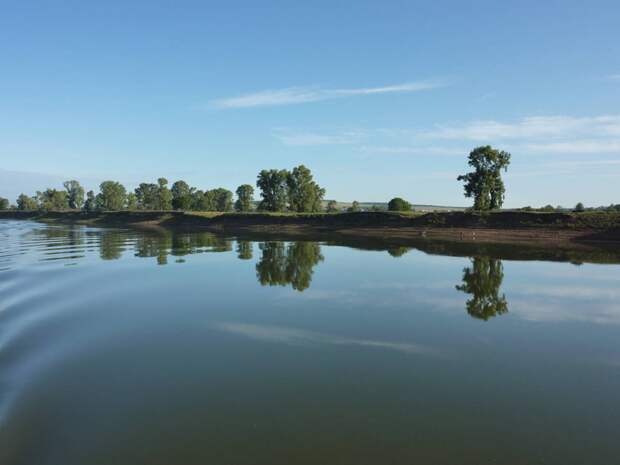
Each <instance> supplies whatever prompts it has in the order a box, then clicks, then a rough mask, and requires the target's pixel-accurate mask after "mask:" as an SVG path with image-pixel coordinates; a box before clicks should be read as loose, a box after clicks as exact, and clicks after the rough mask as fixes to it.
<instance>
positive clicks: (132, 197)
mask: <svg viewBox="0 0 620 465" xmlns="http://www.w3.org/2000/svg"><path fill="white" fill-rule="evenodd" d="M125 209H127V210H130V211H133V210H137V209H138V197H136V194H135V193H133V192H128V193H127V197H126V198H125Z"/></svg>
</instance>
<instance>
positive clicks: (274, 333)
mask: <svg viewBox="0 0 620 465" xmlns="http://www.w3.org/2000/svg"><path fill="white" fill-rule="evenodd" d="M211 328H213V329H215V330H217V331H223V332H226V333H231V334H235V335H239V336H244V337H247V338H249V339H254V340H257V341H263V342H275V343H282V344H287V345H296V346H307V345H336V346H341V345H344V346H360V347H374V348H378V349H387V350H395V351H397V352H402V353H407V354H418V355H440V354H439V352H438V351H437V350H436V349H433V348H432V347H428V346H424V345H419V344H412V343H400V342H390V341H382V340H374V339H357V338H350V337H344V336H338V335H333V334H325V333H318V332H314V331H306V330H303V329H297V328H290V327H286V326H270V325H255V324H249V323H234V322H218V323H215V324H213V325H211Z"/></svg>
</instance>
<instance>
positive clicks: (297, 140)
mask: <svg viewBox="0 0 620 465" xmlns="http://www.w3.org/2000/svg"><path fill="white" fill-rule="evenodd" d="M273 135H274V137H275V138H276V139H278V140H279V141H280V142H281V143H283V144H284V145H304V146H307V145H342V144H355V143H359V141H360V139H361V138H363V137H364V135H365V134H364V133H363V132H361V131H342V132H339V133H324V134H321V133H317V132H296V131H291V130H287V129H278V130H274V133H273Z"/></svg>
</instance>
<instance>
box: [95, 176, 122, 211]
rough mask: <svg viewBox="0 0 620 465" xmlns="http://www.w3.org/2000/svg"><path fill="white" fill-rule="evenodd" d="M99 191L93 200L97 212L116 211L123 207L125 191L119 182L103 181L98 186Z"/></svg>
mask: <svg viewBox="0 0 620 465" xmlns="http://www.w3.org/2000/svg"><path fill="white" fill-rule="evenodd" d="M99 191H100V192H99V194H97V197H96V198H95V202H96V205H97V209H98V210H109V211H117V210H122V209H123V207H124V206H125V199H126V196H127V191H126V190H125V186H123V185H122V184H121V183H120V182H116V181H103V182H102V183H101V184H100V185H99Z"/></svg>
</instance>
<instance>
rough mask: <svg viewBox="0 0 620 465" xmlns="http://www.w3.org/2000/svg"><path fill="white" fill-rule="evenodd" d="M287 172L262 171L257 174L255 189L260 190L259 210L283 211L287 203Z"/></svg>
mask: <svg viewBox="0 0 620 465" xmlns="http://www.w3.org/2000/svg"><path fill="white" fill-rule="evenodd" d="M287 178H288V171H286V170H262V171H261V172H260V173H258V179H257V180H256V187H258V188H259V189H260V190H261V194H260V195H261V197H262V198H263V200H261V202H260V205H259V208H258V209H259V210H267V211H273V212H277V211H283V210H285V209H286V204H287V202H288V186H287Z"/></svg>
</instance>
